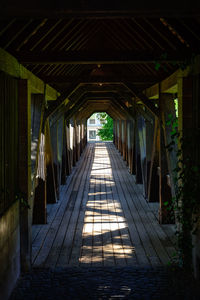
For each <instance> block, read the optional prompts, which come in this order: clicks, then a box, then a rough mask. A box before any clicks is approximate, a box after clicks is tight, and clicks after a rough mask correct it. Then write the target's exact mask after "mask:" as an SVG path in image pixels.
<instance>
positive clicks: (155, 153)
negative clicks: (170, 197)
mask: <svg viewBox="0 0 200 300" xmlns="http://www.w3.org/2000/svg"><path fill="white" fill-rule="evenodd" d="M158 138H159V127H158V118H155V120H154V133H153V148H152V152H151V164H150V171H149V182H148V200H149V202H159V174H158V167H159V140H158Z"/></svg>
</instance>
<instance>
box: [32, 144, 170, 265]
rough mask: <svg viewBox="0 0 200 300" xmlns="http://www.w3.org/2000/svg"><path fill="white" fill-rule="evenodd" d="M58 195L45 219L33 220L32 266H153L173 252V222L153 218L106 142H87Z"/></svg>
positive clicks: (151, 206) (150, 205)
mask: <svg viewBox="0 0 200 300" xmlns="http://www.w3.org/2000/svg"><path fill="white" fill-rule="evenodd" d="M60 195H61V196H60V200H59V201H58V202H57V203H56V204H50V205H48V208H47V210H48V224H46V225H33V234H32V239H33V244H32V245H33V246H32V263H33V266H34V267H47V268H48V267H67V266H90V265H93V266H115V265H116V266H125V265H134V266H153V267H154V266H162V265H167V264H168V263H169V261H170V258H172V257H173V255H174V253H175V251H176V250H175V248H174V242H175V237H174V229H173V225H159V224H158V221H157V218H156V214H155V213H154V210H155V204H153V203H147V202H146V200H145V199H144V197H143V193H142V186H141V185H136V184H135V178H134V176H133V175H131V174H130V173H129V172H128V169H127V167H126V165H125V162H124V161H123V159H122V157H121V155H120V154H119V152H118V151H117V150H116V148H115V146H114V145H113V144H112V143H103V142H99V143H90V144H88V146H87V147H86V149H85V151H84V152H83V154H82V157H81V159H80V160H79V162H78V163H77V165H76V166H75V167H74V169H73V172H72V173H71V175H70V176H69V177H68V178H67V183H66V185H64V186H62V190H61V194H60Z"/></svg>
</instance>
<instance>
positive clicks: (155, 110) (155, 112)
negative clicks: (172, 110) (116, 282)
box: [124, 82, 159, 117]
mask: <svg viewBox="0 0 200 300" xmlns="http://www.w3.org/2000/svg"><path fill="white" fill-rule="evenodd" d="M124 85H125V87H126V88H128V89H129V91H130V92H132V93H133V95H134V96H135V97H137V98H139V99H140V100H141V101H142V103H143V104H144V106H146V108H148V109H149V110H150V111H151V112H152V113H153V115H154V116H156V117H159V110H158V108H157V107H156V106H155V101H153V100H151V99H149V98H148V97H147V96H146V95H145V94H144V93H142V92H138V91H137V89H136V88H135V86H134V85H133V84H131V83H127V82H126V83H124Z"/></svg>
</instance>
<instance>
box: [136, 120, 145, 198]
mask: <svg viewBox="0 0 200 300" xmlns="http://www.w3.org/2000/svg"><path fill="white" fill-rule="evenodd" d="M137 125H138V126H137V128H138V130H137V131H138V142H139V153H140V160H141V175H142V182H143V194H144V197H145V198H147V190H146V188H147V177H146V174H147V171H146V170H147V163H146V125H145V119H144V118H143V117H142V116H138V119H137Z"/></svg>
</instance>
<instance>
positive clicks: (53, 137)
mask: <svg viewBox="0 0 200 300" xmlns="http://www.w3.org/2000/svg"><path fill="white" fill-rule="evenodd" d="M50 133H51V144H52V151H53V167H54V178H55V186H56V196H57V200H58V199H59V170H58V147H57V138H58V131H57V122H55V123H54V124H52V125H51V126H50Z"/></svg>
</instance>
